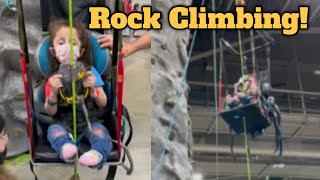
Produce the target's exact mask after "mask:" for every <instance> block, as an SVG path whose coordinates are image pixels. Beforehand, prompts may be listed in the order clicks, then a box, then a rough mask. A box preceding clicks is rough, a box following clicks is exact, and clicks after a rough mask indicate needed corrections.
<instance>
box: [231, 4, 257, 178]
mask: <svg viewBox="0 0 320 180" xmlns="http://www.w3.org/2000/svg"><path fill="white" fill-rule="evenodd" d="M235 4H236V6H238V0H235ZM238 39H239V52H240V61H241V74H242V76H244V75H245V72H244V61H243V49H242V39H241V31H240V30H238ZM254 65H255V64H254ZM246 126H247V125H246V119H245V117H243V128H244V132H243V135H244V144H245V153H246V161H247V176H248V180H251V170H250V157H249V156H250V155H249V145H248V137H247V127H246Z"/></svg>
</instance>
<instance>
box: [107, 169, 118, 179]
mask: <svg viewBox="0 0 320 180" xmlns="http://www.w3.org/2000/svg"><path fill="white" fill-rule="evenodd" d="M117 167H118V166H110V167H109V170H108V175H107V177H106V180H114V177H115V176H116V173H117Z"/></svg>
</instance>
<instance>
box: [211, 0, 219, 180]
mask: <svg viewBox="0 0 320 180" xmlns="http://www.w3.org/2000/svg"><path fill="white" fill-rule="evenodd" d="M212 11H213V12H215V11H216V4H215V0H212ZM212 36H213V66H214V72H213V74H214V84H215V85H216V86H215V88H214V102H215V108H214V110H215V115H216V116H215V132H216V133H215V134H216V147H218V146H219V133H218V129H219V123H218V120H219V117H218V106H219V105H218V86H217V84H218V83H217V76H218V72H217V69H218V68H217V52H216V51H217V37H216V31H215V30H213V34H212ZM216 179H217V180H219V152H218V151H216Z"/></svg>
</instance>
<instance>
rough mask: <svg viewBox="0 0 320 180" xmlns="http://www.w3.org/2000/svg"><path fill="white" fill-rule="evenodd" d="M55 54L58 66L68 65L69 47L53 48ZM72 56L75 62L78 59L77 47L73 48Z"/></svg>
mask: <svg viewBox="0 0 320 180" xmlns="http://www.w3.org/2000/svg"><path fill="white" fill-rule="evenodd" d="M54 50H55V53H56V57H57V59H58V61H59V62H60V64H70V56H71V52H70V45H69V44H63V45H58V46H56V47H55V49H54ZM73 56H74V60H75V61H76V60H77V59H78V58H79V57H80V50H79V48H78V47H77V46H73Z"/></svg>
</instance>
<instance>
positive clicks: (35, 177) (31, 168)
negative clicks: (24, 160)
mask: <svg viewBox="0 0 320 180" xmlns="http://www.w3.org/2000/svg"><path fill="white" fill-rule="evenodd" d="M29 165H30V170H31V172H32V174H33V175H34V179H35V180H38V177H37V175H36V173H35V172H34V169H33V164H32V162H31V161H30V162H29Z"/></svg>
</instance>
